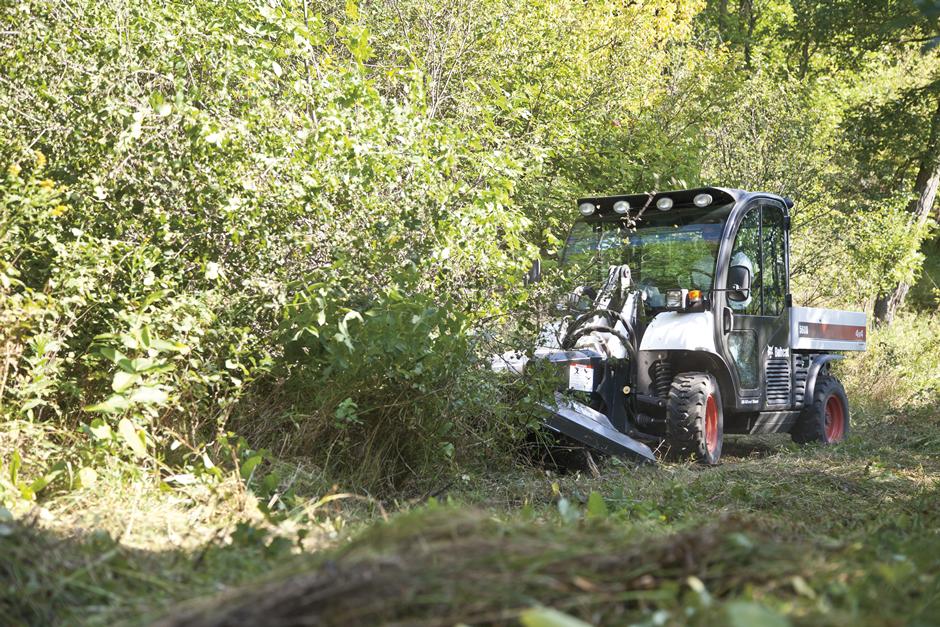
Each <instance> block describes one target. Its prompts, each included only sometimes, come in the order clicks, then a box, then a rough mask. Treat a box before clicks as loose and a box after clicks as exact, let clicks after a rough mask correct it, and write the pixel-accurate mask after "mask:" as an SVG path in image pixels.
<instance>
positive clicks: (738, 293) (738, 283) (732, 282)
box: [728, 266, 751, 303]
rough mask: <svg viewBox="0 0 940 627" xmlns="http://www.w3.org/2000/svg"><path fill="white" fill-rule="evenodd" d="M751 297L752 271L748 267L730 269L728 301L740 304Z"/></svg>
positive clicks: (732, 267)
mask: <svg viewBox="0 0 940 627" xmlns="http://www.w3.org/2000/svg"><path fill="white" fill-rule="evenodd" d="M750 297H751V271H750V270H749V269H748V267H747V266H731V267H730V268H729V269H728V300H730V301H734V302H736V303H739V302H741V301H745V300H747V299H748V298H750Z"/></svg>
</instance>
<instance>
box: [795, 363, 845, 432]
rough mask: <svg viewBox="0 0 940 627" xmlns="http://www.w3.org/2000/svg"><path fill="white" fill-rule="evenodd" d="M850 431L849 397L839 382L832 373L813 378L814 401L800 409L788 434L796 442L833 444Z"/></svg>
mask: <svg viewBox="0 0 940 627" xmlns="http://www.w3.org/2000/svg"><path fill="white" fill-rule="evenodd" d="M848 432H849V400H848V398H847V397H846V396H845V388H843V387H842V383H840V382H839V380H838V379H837V378H836V377H834V376H832V375H820V377H819V378H818V379H817V380H816V389H815V390H814V392H813V402H812V403H810V404H809V405H807V406H806V408H804V409H803V412H802V413H801V414H800V417H799V419H798V420H797V422H796V424H795V425H793V429H792V430H791V431H790V437H792V438H793V441H794V442H797V443H798V444H809V443H810V442H821V443H823V444H836V443H838V442H841V441H842V440H844V439H845V436H846V435H847V434H848Z"/></svg>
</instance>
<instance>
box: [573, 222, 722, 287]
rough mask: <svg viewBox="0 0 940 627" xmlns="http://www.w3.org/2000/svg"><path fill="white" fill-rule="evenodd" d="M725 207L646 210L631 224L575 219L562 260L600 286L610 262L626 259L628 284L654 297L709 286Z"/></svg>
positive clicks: (588, 281)
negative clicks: (629, 281)
mask: <svg viewBox="0 0 940 627" xmlns="http://www.w3.org/2000/svg"><path fill="white" fill-rule="evenodd" d="M730 210H731V205H727V206H725V207H720V208H717V209H714V210H711V211H702V210H701V209H687V210H682V209H677V210H673V211H669V212H655V213H652V214H650V213H646V214H644V215H643V217H642V218H641V220H640V222H639V223H638V224H637V226H636V227H635V228H629V227H628V226H627V225H626V224H625V223H624V222H623V221H621V220H593V221H586V220H579V221H578V222H576V223H575V225H574V227H573V228H572V229H571V233H570V234H569V236H568V241H567V242H566V244H565V250H564V254H563V256H562V263H563V264H564V265H565V266H568V267H569V268H571V269H572V270H573V271H574V272H575V276H577V277H578V278H579V279H580V280H582V281H583V282H584V284H587V285H592V284H595V285H599V283H600V282H602V281H603V280H604V279H605V278H606V276H607V269H608V267H609V266H611V265H615V264H623V263H625V264H628V265H629V266H630V271H631V273H632V278H633V283H634V284H635V285H637V286H639V287H640V288H645V289H647V291H648V293H649V294H650V296H651V297H653V300H658V299H656V298H655V296H656V295H658V294H661V293H664V292H665V291H666V290H670V289H676V288H679V287H684V288H686V289H700V290H710V289H711V288H712V284H713V281H714V275H715V264H716V260H717V257H718V245H719V244H720V242H721V234H722V231H723V230H724V225H725V221H726V220H727V218H728V214H729V212H730Z"/></svg>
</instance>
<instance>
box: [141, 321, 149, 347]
mask: <svg viewBox="0 0 940 627" xmlns="http://www.w3.org/2000/svg"><path fill="white" fill-rule="evenodd" d="M140 343H141V344H143V346H144V348H150V327H148V326H147V325H144V326H143V328H141V329H140Z"/></svg>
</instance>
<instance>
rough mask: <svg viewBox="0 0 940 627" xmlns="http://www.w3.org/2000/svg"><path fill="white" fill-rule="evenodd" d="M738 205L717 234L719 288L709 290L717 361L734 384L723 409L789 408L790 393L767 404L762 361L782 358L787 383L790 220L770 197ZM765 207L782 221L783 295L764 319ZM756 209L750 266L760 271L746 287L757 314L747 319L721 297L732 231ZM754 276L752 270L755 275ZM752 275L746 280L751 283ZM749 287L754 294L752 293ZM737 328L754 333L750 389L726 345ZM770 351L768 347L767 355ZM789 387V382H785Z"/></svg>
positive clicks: (785, 209)
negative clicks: (754, 256)
mask: <svg viewBox="0 0 940 627" xmlns="http://www.w3.org/2000/svg"><path fill="white" fill-rule="evenodd" d="M742 200H743V202H740V203H739V205H738V206H737V207H735V210H734V211H733V212H732V215H731V216H730V217H729V220H728V222H727V225H726V229H725V233H724V235H723V236H722V242H721V246H720V248H719V254H718V266H717V268H716V273H715V275H716V278H717V280H716V281H715V285H716V286H721V287H722V288H725V289H718V290H716V291H715V292H714V296H713V303H714V305H713V306H714V311H715V323H716V328H715V339H716V342H715V344H716V346H717V347H718V350H719V352H720V354H721V357H722V358H723V359H724V361H725V363H726V364H727V367H728V371H729V374H730V376H731V381H732V382H733V385H734V396H733V398H727V397H726V399H725V404H726V406H728V408H729V409H731V410H734V411H737V412H757V411H761V410H764V409H785V408H787V407H788V406H789V405H790V401H791V399H792V390H791V391H790V394H789V396H788V398H787V400H786V402H785V403H783V402H779V401H780V397H775V399H773V401H772V402H768V398H767V364H768V359H769V358H770V357H771V355H769V353H771V352H773V357H775V358H777V359H778V360H779V359H780V358H782V357H785V358H786V364H787V377H788V380H789V373H790V372H791V371H792V369H791V367H790V364H791V355H790V352H789V309H790V307H789V305H790V302H791V299H790V295H789V294H790V292H789V277H790V237H789V235H790V216H789V211H788V207H787V205H786V203H784V202H781V200H780V199H778V198H774V197H772V196H764V195H756V196H750V197H747V198H745V199H742ZM764 206H767V207H769V208H772V209H773V210H777V211H779V212H780V214H781V215H782V217H783V244H782V246H783V251H782V252H783V255H784V272H783V274H784V276H783V281H784V285H783V292H784V302H783V304H782V307H781V311H780V312H779V313H777V314H775V315H769V316H768V315H764V309H763V307H764V301H763V293H762V292H763V288H764V273H765V268H764V262H765V254H764V246H765V242H764V234H763V228H764V216H763V213H764V209H763V207H764ZM754 209H757V210H758V211H759V212H760V213H759V216H758V217H759V219H758V229H759V231H758V242H759V247H760V250H759V256H760V258H759V259H758V260H752V263H755V261H756V264H759V265H756V266H755V268H757V267H759V268H760V270H761V271H760V284H752V294H751V298H758V299H759V300H760V303H761V304H760V314H758V315H748V314H742V313H739V312H735V311H734V310H732V308H731V307H730V306H729V301H728V298H727V291H726V288H727V282H728V270H729V268H730V267H731V258H732V253H733V252H734V248H735V243H736V240H737V236H738V233H739V232H740V230H741V227H742V224H743V223H744V221H745V219H746V218H747V216H748V214H749V213H750V212H751V211H752V210H754ZM756 274H757V273H756V272H755V275H756ZM756 278H757V277H756V276H754V277H752V279H756ZM755 289H756V290H757V293H755ZM729 321H730V327H731V328H730V329H729V328H728V323H729ZM742 329H753V331H754V333H755V335H756V340H755V341H756V344H757V346H756V350H757V354H756V356H754V358H755V359H756V364H754V366H755V368H756V373H755V375H756V381H755V382H754V383H755V385H754V386H753V387H751V386H749V387H744V382H742V378H741V376H740V373H739V371H738V365H737V363H736V360H735V359H734V355H733V354H732V351H731V347H730V344H729V337H730V334H731V333H733V332H734V331H735V330H742ZM771 349H773V350H772V351H771ZM788 385H789V384H788Z"/></svg>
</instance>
